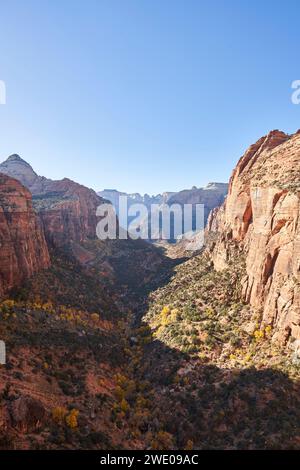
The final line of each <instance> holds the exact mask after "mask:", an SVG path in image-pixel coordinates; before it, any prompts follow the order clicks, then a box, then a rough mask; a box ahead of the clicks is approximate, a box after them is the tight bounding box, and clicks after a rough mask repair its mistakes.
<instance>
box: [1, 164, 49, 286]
mask: <svg viewBox="0 0 300 470" xmlns="http://www.w3.org/2000/svg"><path fill="white" fill-rule="evenodd" d="M49 264H50V258H49V253H48V248H47V244H46V241H45V237H44V233H43V230H42V228H41V224H40V221H39V219H38V217H37V216H36V214H35V212H34V210H33V207H32V199H31V194H30V192H29V191H28V190H27V189H26V188H25V187H24V186H22V185H21V183H20V182H19V181H17V180H15V179H12V178H10V177H8V176H6V175H3V174H1V173H0V295H3V294H4V293H5V292H7V291H8V290H9V289H11V288H12V287H15V286H17V285H19V284H20V283H21V282H22V281H24V280H25V279H27V278H28V277H30V276H31V275H32V274H33V273H35V272H37V271H39V270H41V269H43V268H47V267H48V266H49Z"/></svg>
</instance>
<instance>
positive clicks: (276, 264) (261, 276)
mask: <svg viewBox="0 0 300 470" xmlns="http://www.w3.org/2000/svg"><path fill="white" fill-rule="evenodd" d="M207 229H208V232H216V233H217V240H216V243H215V245H214V248H213V250H212V259H213V262H214V266H215V268H216V269H223V268H224V267H226V265H227V262H228V260H229V259H230V257H231V256H232V250H231V247H232V245H233V244H235V245H238V246H239V248H240V249H241V250H243V252H244V253H245V258H246V276H245V279H244V280H243V295H244V299H245V300H246V301H247V302H249V303H250V305H252V306H253V308H255V309H258V310H260V311H261V312H262V319H263V322H264V323H266V324H270V325H272V326H273V328H274V330H273V331H274V337H273V338H274V340H279V341H281V342H283V343H284V342H286V341H287V339H289V338H295V339H300V133H296V134H294V135H291V136H289V135H286V134H284V133H283V132H280V131H272V132H270V133H269V134H268V135H267V136H265V137H262V138H261V139H260V140H259V141H258V142H256V143H255V144H254V145H252V146H251V147H250V148H249V149H248V150H247V151H246V153H245V154H244V155H243V157H242V158H241V159H240V160H239V162H238V164H237V166H236V168H235V170H234V171H233V174H232V177H231V179H230V185H229V193H228V197H227V200H226V201H225V203H224V205H223V206H222V207H221V208H220V209H219V210H215V211H214V212H213V213H212V214H211V215H210V218H209V220H208V225H207Z"/></svg>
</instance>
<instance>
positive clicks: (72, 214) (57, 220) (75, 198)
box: [0, 155, 103, 247]
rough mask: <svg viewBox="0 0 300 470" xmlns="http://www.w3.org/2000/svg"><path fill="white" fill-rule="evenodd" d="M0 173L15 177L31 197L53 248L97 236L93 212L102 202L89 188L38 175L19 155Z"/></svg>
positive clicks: (69, 181) (3, 166)
mask: <svg viewBox="0 0 300 470" xmlns="http://www.w3.org/2000/svg"><path fill="white" fill-rule="evenodd" d="M0 171H2V172H3V173H5V174H8V175H10V176H13V177H15V178H17V179H18V180H19V181H21V182H22V184H24V186H26V187H27V188H28V189H29V190H30V191H31V193H32V194H33V205H34V208H35V209H36V211H37V212H38V213H39V215H40V218H41V220H42V222H43V225H44V229H45V234H46V238H47V241H48V242H49V243H50V244H51V245H52V246H56V247H59V246H62V245H65V244H68V243H70V242H73V241H75V242H82V241H83V240H85V239H87V238H95V237H96V225H97V218H96V209H97V207H98V206H99V205H100V204H102V203H103V199H102V198H101V197H99V196H98V195H97V194H96V193H95V192H94V191H93V190H92V189H89V188H86V187H85V186H82V185H80V184H78V183H75V182H74V181H71V180H69V179H67V178H65V179H63V180H59V181H53V180H50V179H47V178H44V177H42V176H38V175H37V174H36V173H35V172H34V171H33V169H32V168H31V166H30V165H29V164H28V163H27V162H25V161H24V160H22V159H21V158H20V157H19V156H18V155H12V156H10V157H9V158H8V159H7V160H6V161H5V162H3V163H2V164H1V165H0Z"/></svg>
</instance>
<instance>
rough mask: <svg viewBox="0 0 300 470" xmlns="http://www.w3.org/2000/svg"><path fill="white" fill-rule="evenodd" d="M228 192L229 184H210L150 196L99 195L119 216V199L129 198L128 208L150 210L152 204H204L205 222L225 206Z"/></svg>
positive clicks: (114, 192)
mask: <svg viewBox="0 0 300 470" xmlns="http://www.w3.org/2000/svg"><path fill="white" fill-rule="evenodd" d="M227 191H228V184H227V183H208V185H207V186H206V187H204V188H197V187H196V186H193V187H192V188H191V189H184V190H183V191H179V192H164V193H162V194H157V195H153V196H149V195H148V194H144V196H142V195H141V194H139V193H132V194H128V193H125V192H120V191H117V190H116V189H104V190H103V191H100V192H99V193H98V195H99V196H101V197H102V198H104V199H108V200H109V201H110V202H111V203H112V204H113V205H114V207H115V209H116V212H117V214H118V213H119V197H120V196H127V197H128V206H131V205H132V204H136V203H142V204H145V205H146V206H147V208H150V206H151V204H163V203H167V204H169V205H171V204H180V205H183V204H204V206H205V208H204V216H205V222H206V220H207V217H208V214H209V212H210V211H211V210H212V209H214V208H215V207H218V206H220V205H221V204H223V202H224V199H225V197H226V194H227Z"/></svg>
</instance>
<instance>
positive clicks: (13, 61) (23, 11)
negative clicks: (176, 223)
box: [0, 0, 300, 193]
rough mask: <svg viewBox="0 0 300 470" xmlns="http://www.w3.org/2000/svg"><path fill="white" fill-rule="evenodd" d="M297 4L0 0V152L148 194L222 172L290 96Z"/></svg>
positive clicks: (291, 113) (285, 121)
mask: <svg viewBox="0 0 300 470" xmlns="http://www.w3.org/2000/svg"><path fill="white" fill-rule="evenodd" d="M299 13H300V4H299V2H297V1H283V0H282V1H276V0H275V1H274V0H272V1H268V0H264V1H255V0H252V1H247V0H226V1H225V0H224V1H221V0H220V1H212V0H210V1H200V0H195V1H193V0H181V1H179V0H85V1H84V0H81V1H78V0H51V1H50V0H35V1H34V0H26V2H25V1H24V0H19V1H16V0H10V1H9V2H8V1H7V2H1V16H0V80H4V81H5V83H6V87H7V104H6V105H1V106H0V160H1V161H2V160H4V159H5V158H6V157H7V156H8V155H10V154H11V153H19V154H20V155H21V156H22V157H23V158H25V159H26V160H27V161H28V162H30V163H31V164H32V166H33V167H34V168H35V170H36V171H37V172H38V173H39V174H41V175H45V176H48V177H51V178H57V179H58V178H62V177H64V176H68V177H70V178H72V179H74V180H76V181H79V182H81V183H83V184H85V185H87V186H89V187H93V188H94V189H96V190H100V189H103V188H118V189H119V190H123V191H129V192H133V191H139V192H142V193H144V192H149V193H157V192H161V191H165V190H169V191H176V190H180V189H183V188H188V187H191V186H192V185H196V186H201V185H204V184H206V183H207V182H208V181H227V180H228V177H229V176H230V173H231V170H232V168H233V167H234V165H235V163H236V161H237V159H238V158H239V157H240V155H241V154H242V153H243V151H244V150H245V148H247V147H248V146H249V145H250V144H251V143H252V142H254V141H255V140H257V139H258V138H259V137H260V136H261V135H263V134H265V133H267V132H268V131H269V130H271V129H277V128H279V129H282V130H284V131H286V132H294V131H296V130H297V129H298V128H299V127H300V105H299V106H296V105H293V104H292V102H291V93H292V90H291V82H292V81H293V80H296V79H300V67H299V43H300V28H299Z"/></svg>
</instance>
